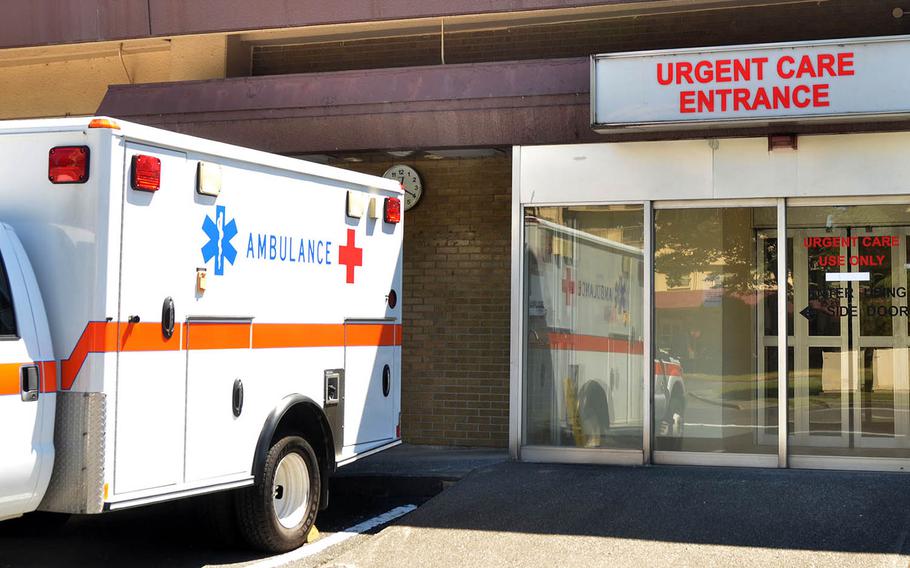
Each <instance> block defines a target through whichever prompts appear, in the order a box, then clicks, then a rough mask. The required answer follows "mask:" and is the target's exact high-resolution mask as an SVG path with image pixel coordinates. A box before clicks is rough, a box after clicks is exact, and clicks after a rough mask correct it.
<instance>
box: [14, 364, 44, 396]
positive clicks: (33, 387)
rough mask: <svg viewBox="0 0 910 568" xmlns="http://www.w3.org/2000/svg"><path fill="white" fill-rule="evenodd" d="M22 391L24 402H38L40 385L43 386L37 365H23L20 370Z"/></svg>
mask: <svg viewBox="0 0 910 568" xmlns="http://www.w3.org/2000/svg"><path fill="white" fill-rule="evenodd" d="M19 380H20V385H21V386H20V390H21V392H22V401H23V402H34V401H36V400H38V392H39V385H40V384H41V380H40V374H39V373H38V366H37V365H23V366H22V367H20V368H19Z"/></svg>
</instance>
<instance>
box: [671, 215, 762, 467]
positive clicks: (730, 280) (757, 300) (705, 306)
mask: <svg viewBox="0 0 910 568" xmlns="http://www.w3.org/2000/svg"><path fill="white" fill-rule="evenodd" d="M775 223H776V209H775V208H774V207H726V208H723V207H718V208H698V209H659V210H656V211H655V213H654V272H655V274H654V345H655V350H656V358H657V359H659V360H663V361H665V362H666V364H665V365H659V364H657V362H656V363H655V377H654V432H655V438H654V449H655V451H656V452H673V453H672V454H669V456H668V455H667V454H663V455H659V454H658V453H655V461H662V459H667V460H677V457H678V456H680V455H682V454H681V453H684V452H693V453H697V452H711V453H724V454H773V453H776V452H777V436H776V432H777V361H776V353H775V354H770V353H768V352H767V351H763V350H762V345H761V340H760V337H761V336H763V335H766V334H767V333H768V332H767V330H768V329H775V330H776V325H777V323H776V318H775V316H774V315H772V314H774V313H776V312H775V311H774V310H775V309H774V308H772V309H770V310H769V309H767V306H768V303H769V302H774V301H775V300H774V298H775V297H776V294H777V285H778V284H777V281H778V279H777V265H776V263H774V262H772V263H768V262H766V259H767V258H769V256H776V255H774V254H773V251H772V250H771V249H773V248H774V247H775V246H776V242H775V239H773V238H770V237H771V235H769V233H768V231H769V229H770V228H771V227H774V225H775ZM759 243H761V244H759ZM774 333H776V331H775V332H774ZM665 367H666V368H671V369H672V370H673V371H674V372H672V373H671V372H664V371H663V370H662V369H664V368H665ZM676 424H678V425H679V427H674V425H676ZM668 425H669V427H668ZM693 459H694V461H698V459H701V458H700V457H696V458H693Z"/></svg>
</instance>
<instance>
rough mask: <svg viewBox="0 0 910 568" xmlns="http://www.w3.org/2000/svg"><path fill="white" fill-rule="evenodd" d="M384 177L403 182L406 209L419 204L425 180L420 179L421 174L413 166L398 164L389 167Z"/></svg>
mask: <svg viewBox="0 0 910 568" xmlns="http://www.w3.org/2000/svg"><path fill="white" fill-rule="evenodd" d="M382 177H384V178H389V179H394V180H396V181H398V182H399V183H400V184H401V188H402V189H403V190H404V210H405V211H407V210H408V209H410V208H411V207H414V206H415V205H417V202H418V201H420V196H421V195H423V182H422V181H420V175H419V174H418V173H417V172H416V171H415V170H414V168H412V167H411V166H405V165H403V164H396V165H394V166H392V167H391V168H389V169H387V170H386V171H385V173H384V174H382Z"/></svg>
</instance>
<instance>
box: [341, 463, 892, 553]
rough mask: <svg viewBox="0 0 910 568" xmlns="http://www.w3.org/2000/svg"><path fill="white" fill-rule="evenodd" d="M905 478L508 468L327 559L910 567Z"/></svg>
mask: <svg viewBox="0 0 910 568" xmlns="http://www.w3.org/2000/svg"><path fill="white" fill-rule="evenodd" d="M908 529H910V477H907V476H906V474H890V473H857V472H830V471H798V470H762V469H741V468H699V467H679V466H677V467H658V466H655V467H606V466H577V465H541V464H528V463H514V462H510V463H503V464H499V465H494V466H489V467H485V468H481V469H478V470H475V471H474V472H473V473H471V474H470V475H468V476H467V477H466V478H465V479H464V480H462V481H460V482H459V483H457V484H456V485H454V486H453V487H451V488H449V489H447V490H446V491H444V492H443V493H441V494H439V495H438V496H436V497H435V498H433V499H432V500H430V501H429V502H427V503H426V504H424V505H423V506H422V507H420V508H419V509H417V510H416V511H415V512H413V513H411V514H409V515H407V516H405V517H403V518H402V519H401V520H399V521H398V522H397V523H396V524H395V525H393V526H390V527H387V528H385V529H384V530H382V531H381V532H380V533H379V534H378V535H376V536H375V537H372V538H370V539H369V540H367V541H364V542H362V543H360V544H359V545H358V546H357V547H355V548H353V549H351V550H349V551H347V552H345V553H344V554H340V555H338V556H337V557H336V558H335V559H334V560H332V561H329V562H327V563H326V564H325V566H331V567H339V568H340V567H342V566H343V567H352V566H356V567H359V568H366V567H372V566H376V567H399V566H400V567H407V566H420V567H425V566H434V567H439V568H447V567H456V566H458V567H461V566H483V567H490V568H495V567H500V566H502V567H505V566H508V567H513V566H514V567H533V566H547V567H549V566H761V567H766V566H786V567H788V568H792V567H794V566H838V568H846V567H850V566H862V567H869V566H904V567H905V566H907V565H908V558H910V557H908V556H907V554H908V552H910V547H908V544H910V543H908V542H907V535H908Z"/></svg>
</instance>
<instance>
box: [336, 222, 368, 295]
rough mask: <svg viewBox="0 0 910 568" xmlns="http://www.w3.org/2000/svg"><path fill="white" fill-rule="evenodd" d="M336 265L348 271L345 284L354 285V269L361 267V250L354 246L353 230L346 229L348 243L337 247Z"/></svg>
mask: <svg viewBox="0 0 910 568" xmlns="http://www.w3.org/2000/svg"><path fill="white" fill-rule="evenodd" d="M338 264H344V265H345V266H346V267H347V269H348V274H347V283H348V284H353V283H354V268H355V267H357V266H363V249H362V248H357V247H356V246H355V245H354V229H348V243H347V244H346V245H343V246H341V247H338Z"/></svg>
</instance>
